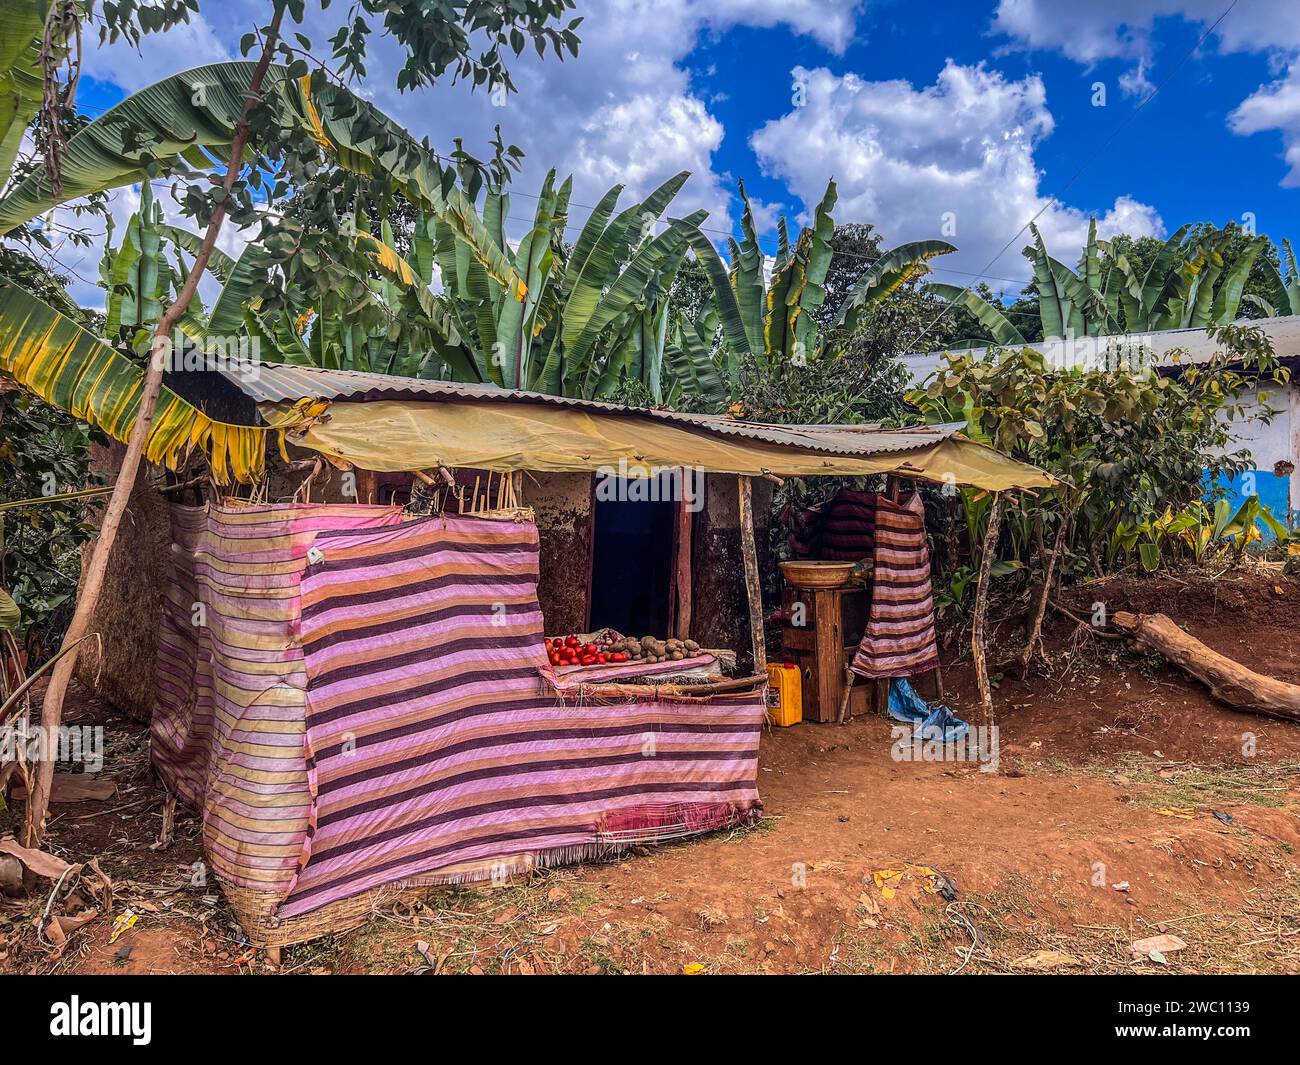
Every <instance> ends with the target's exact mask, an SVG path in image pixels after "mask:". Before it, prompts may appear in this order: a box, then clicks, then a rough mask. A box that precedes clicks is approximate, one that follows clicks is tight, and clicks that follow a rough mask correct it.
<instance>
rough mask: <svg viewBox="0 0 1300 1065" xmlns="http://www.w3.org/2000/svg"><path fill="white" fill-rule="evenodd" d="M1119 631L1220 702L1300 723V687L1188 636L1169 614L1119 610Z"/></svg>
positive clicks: (1116, 623)
mask: <svg viewBox="0 0 1300 1065" xmlns="http://www.w3.org/2000/svg"><path fill="white" fill-rule="evenodd" d="M1111 621H1112V623H1113V624H1114V626H1115V628H1117V629H1119V630H1120V631H1121V632H1126V633H1128V634H1129V635H1130V636H1132V637H1134V638H1135V639H1136V640H1137V642H1138V643H1139V644H1141V645H1142V646H1143V647H1146V648H1148V649H1150V650H1152V651H1155V652H1157V653H1158V654H1161V655H1163V656H1164V657H1165V658H1166V659H1168V660H1169V661H1170V662H1172V663H1173V664H1174V665H1176V666H1178V667H1179V668H1180V669H1183V670H1185V671H1186V672H1188V673H1190V674H1191V675H1192V676H1193V677H1195V678H1196V679H1197V680H1199V681H1201V682H1202V683H1203V684H1204V685H1205V686H1206V687H1207V688H1209V689H1210V694H1212V695H1213V696H1214V697H1215V698H1216V699H1219V700H1220V701H1222V702H1225V703H1227V704H1228V705H1229V706H1231V707H1234V708H1235V709H1237V710H1246V711H1250V712H1252V713H1257V714H1267V715H1268V716H1269V717H1280V718H1285V719H1286V720H1288V721H1300V685H1295V684H1287V683H1285V682H1284V681H1280V680H1274V679H1273V678H1272V677H1266V676H1264V675H1263V674H1262V673H1256V672H1254V671H1253V670H1250V669H1247V668H1246V667H1245V666H1243V665H1241V664H1240V663H1239V662H1234V661H1233V660H1232V659H1231V658H1227V657H1225V656H1224V655H1221V654H1219V652H1218V651H1212V650H1211V649H1210V648H1208V647H1206V646H1205V644H1203V643H1201V641H1200V640H1198V639H1196V638H1195V637H1194V636H1189V635H1187V633H1185V632H1183V630H1182V629H1180V628H1179V627H1178V626H1177V625H1176V624H1175V623H1174V621H1173V619H1172V618H1170V617H1168V616H1167V615H1165V614H1130V613H1129V612H1128V611H1126V610H1117V611H1116V612H1115V613H1114V615H1113V616H1112V617H1111Z"/></svg>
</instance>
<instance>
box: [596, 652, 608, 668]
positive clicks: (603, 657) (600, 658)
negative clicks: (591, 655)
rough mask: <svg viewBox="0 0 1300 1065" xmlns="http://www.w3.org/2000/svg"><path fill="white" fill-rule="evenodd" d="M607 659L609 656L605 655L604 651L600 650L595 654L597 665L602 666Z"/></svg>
mask: <svg viewBox="0 0 1300 1065" xmlns="http://www.w3.org/2000/svg"><path fill="white" fill-rule="evenodd" d="M608 661H609V656H608V655H606V654H605V653H604V652H601V653H600V654H598V655H597V656H596V665H598V666H603V665H604V664H605V663H606V662H608Z"/></svg>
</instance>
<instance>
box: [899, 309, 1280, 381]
mask: <svg viewBox="0 0 1300 1065" xmlns="http://www.w3.org/2000/svg"><path fill="white" fill-rule="evenodd" d="M1236 324H1238V325H1250V326H1255V327H1257V328H1259V329H1262V330H1263V331H1264V332H1265V334H1267V336H1268V338H1269V340H1270V341H1271V342H1272V344H1273V349H1274V351H1275V352H1276V354H1277V356H1278V358H1280V359H1294V358H1297V357H1300V315H1288V316H1286V317H1281V318H1256V319H1253V320H1249V321H1247V320H1242V321H1239V322H1237V323H1236ZM1018 347H1028V348H1032V349H1033V350H1035V351H1037V352H1038V353H1039V354H1040V355H1042V356H1043V357H1044V358H1045V359H1046V360H1047V362H1048V364H1049V365H1051V366H1061V367H1078V368H1079V369H1084V370H1088V369H1094V368H1096V367H1099V366H1105V365H1108V364H1109V360H1110V359H1111V357H1112V356H1113V355H1114V354H1116V353H1118V354H1122V355H1124V356H1126V357H1130V358H1131V357H1132V356H1133V355H1134V354H1135V353H1142V352H1145V353H1147V354H1148V355H1150V356H1152V357H1153V358H1154V361H1155V365H1157V366H1160V367H1173V366H1179V365H1181V366H1188V365H1191V364H1193V363H1205V362H1209V361H1210V359H1212V358H1213V357H1214V356H1215V355H1216V354H1217V353H1218V352H1221V351H1222V350H1223V345H1222V344H1220V343H1219V342H1218V341H1216V340H1214V339H1213V338H1211V337H1210V335H1209V333H1208V332H1207V331H1206V330H1205V329H1162V330H1157V331H1155V332H1151V333H1129V334H1125V335H1123V336H1104V337H1075V338H1073V339H1071V340H1036V341H1034V342H1033V343H1031V344H1024V345H1017V344H1004V345H1002V347H1001V348H1000V349H998V350H1006V349H1008V348H1018ZM991 350H994V349H992V348H987V347H986V348H964V349H962V350H961V351H959V352H957V354H961V355H969V356H970V357H971V358H972V359H983V358H984V357H985V356H986V355H987V354H988V353H989V351H991ZM1174 351H1178V352H1181V355H1180V356H1179V358H1178V359H1174V358H1173V356H1172V354H1171V353H1172V352H1174ZM945 354H946V352H945V351H929V352H916V353H913V354H911V355H904V356H903V360H902V361H903V365H904V366H905V367H906V368H907V371H908V373H909V374H910V375H911V379H912V381H913V383H920V382H922V381H928V380H929V379H930V377H931V376H932V375H933V374H934V372H935V371H936V370H937V369H938V368H939V366H940V364H941V363H942V362H943V356H944V355H945Z"/></svg>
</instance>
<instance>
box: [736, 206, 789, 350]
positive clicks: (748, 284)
mask: <svg viewBox="0 0 1300 1065" xmlns="http://www.w3.org/2000/svg"><path fill="white" fill-rule="evenodd" d="M739 190H740V199H741V202H742V203H743V204H744V205H745V210H744V213H743V214H742V215H741V218H740V228H741V233H742V234H743V239H742V240H741V242H740V243H739V244H736V243H735V242H734V241H732V242H731V244H730V253H731V270H730V276H731V287H732V288H733V289H734V290H735V293H736V303H737V305H738V306H739V307H740V315H741V318H742V319H743V320H744V323H745V334H746V335H747V336H748V337H749V347H750V349H751V350H752V351H756V352H758V351H763V350H764V345H765V341H764V332H765V328H764V318H765V317H766V315H767V313H770V312H769V311H767V309H766V308H765V306H764V305H765V302H766V301H765V299H764V294H763V251H762V249H761V248H760V247H759V244H758V228H757V226H756V225H755V224H754V213H753V210H752V209H751V207H750V203H749V197H748V196H747V195H745V183H744V182H743V181H742V182H740V183H739ZM782 306H783V307H784V304H782ZM784 325H785V323H784V321H783V322H782V323H781V328H784ZM767 350H769V351H770V350H771V348H770V347H768V348H767Z"/></svg>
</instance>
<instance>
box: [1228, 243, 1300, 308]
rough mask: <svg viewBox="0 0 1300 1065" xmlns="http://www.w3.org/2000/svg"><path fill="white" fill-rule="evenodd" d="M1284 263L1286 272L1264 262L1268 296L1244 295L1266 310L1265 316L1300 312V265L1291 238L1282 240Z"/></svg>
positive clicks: (1245, 298)
mask: <svg viewBox="0 0 1300 1065" xmlns="http://www.w3.org/2000/svg"><path fill="white" fill-rule="evenodd" d="M1282 263H1283V269H1284V270H1285V271H1286V273H1285V274H1283V273H1282V270H1279V269H1278V268H1277V267H1276V266H1274V265H1273V264H1272V263H1271V262H1268V261H1267V260H1266V261H1265V263H1264V276H1265V279H1266V282H1267V284H1268V289H1269V292H1268V298H1267V299H1265V298H1264V297H1262V296H1257V295H1255V294H1253V293H1250V294H1248V295H1245V296H1243V297H1242V299H1243V300H1244V301H1247V302H1250V303H1252V304H1253V305H1254V306H1256V307H1258V308H1259V309H1260V310H1261V311H1263V312H1264V315H1265V317H1268V318H1277V317H1280V316H1283V315H1290V314H1300V266H1297V264H1296V257H1295V251H1294V250H1293V249H1292V248H1291V242H1290V241H1289V240H1283V241H1282Z"/></svg>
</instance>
